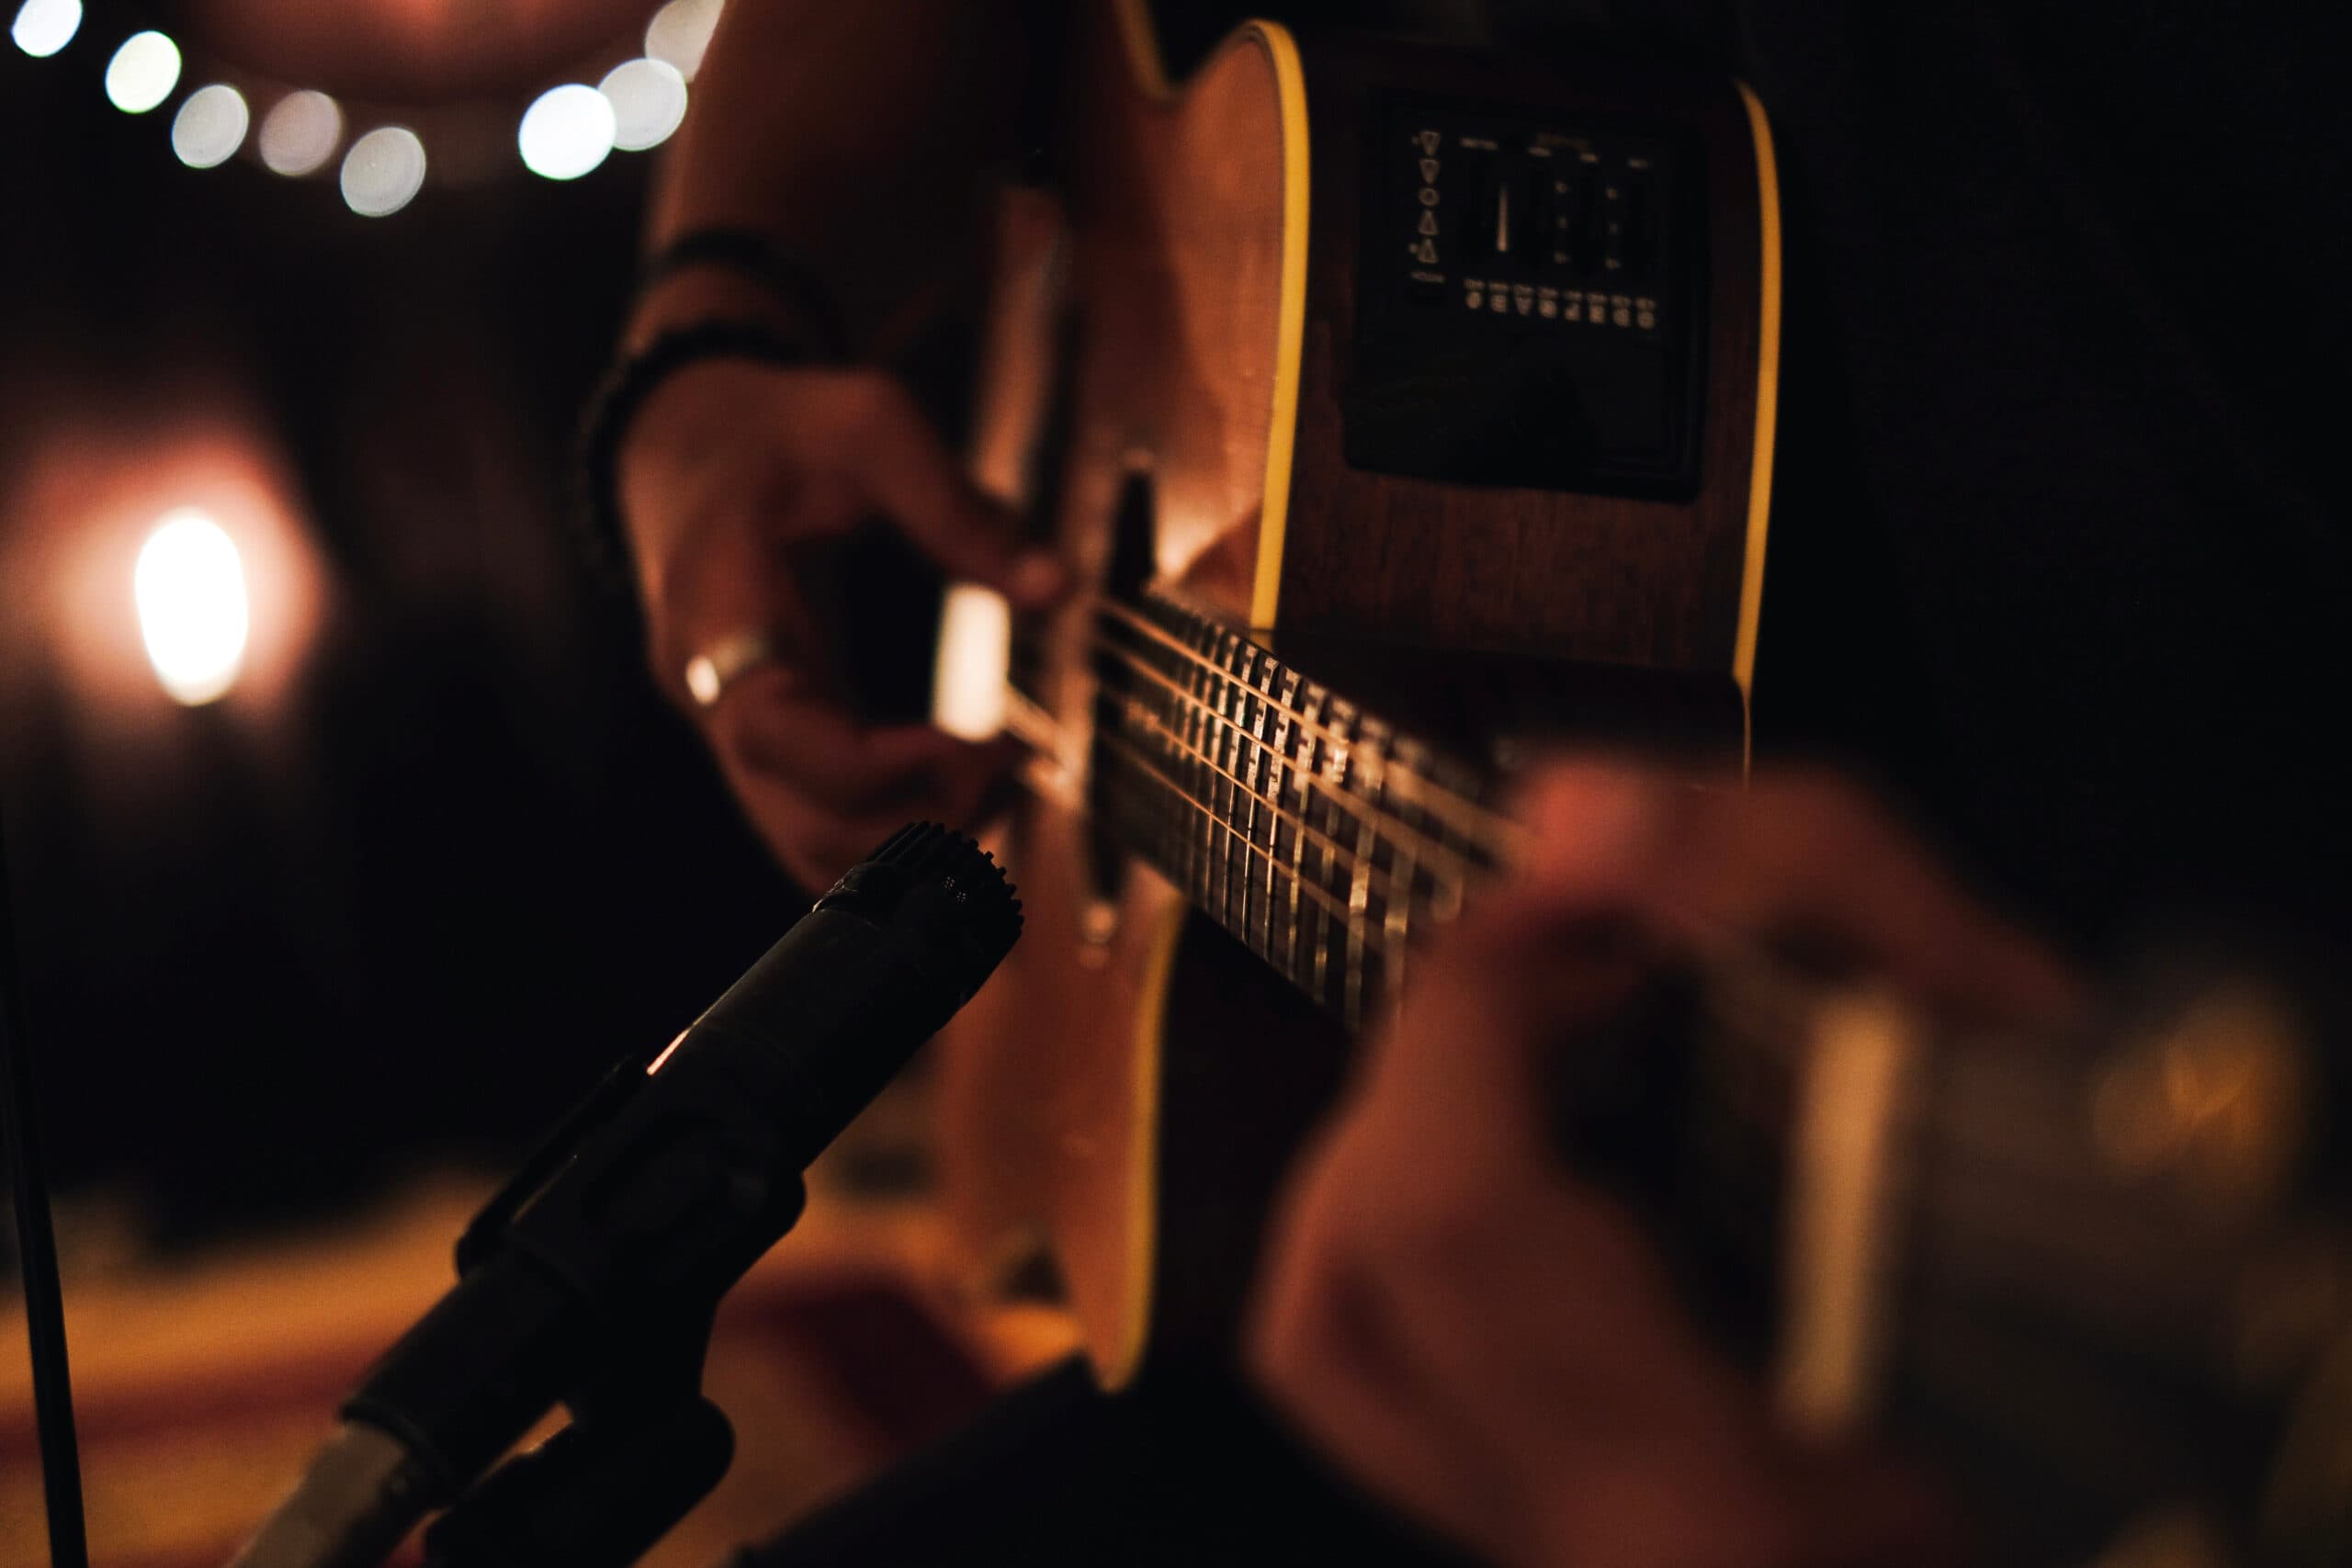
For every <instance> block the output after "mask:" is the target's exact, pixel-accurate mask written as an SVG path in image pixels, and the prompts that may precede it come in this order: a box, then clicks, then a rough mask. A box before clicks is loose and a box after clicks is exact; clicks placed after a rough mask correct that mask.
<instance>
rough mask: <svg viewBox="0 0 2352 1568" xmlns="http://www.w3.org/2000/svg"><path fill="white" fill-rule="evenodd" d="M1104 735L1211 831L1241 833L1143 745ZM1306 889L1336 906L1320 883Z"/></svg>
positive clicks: (1253, 847) (1254, 848)
mask: <svg viewBox="0 0 2352 1568" xmlns="http://www.w3.org/2000/svg"><path fill="white" fill-rule="evenodd" d="M1103 741H1104V742H1105V743H1106V744H1107V745H1109V746H1110V747H1111V748H1112V749H1113V750H1115V751H1118V752H1119V753H1121V754H1122V755H1123V756H1125V758H1126V760H1127V761H1129V762H1131V763H1133V764H1134V765H1135V766H1136V767H1137V768H1140V769H1142V770H1144V772H1145V773H1146V774H1147V775H1148V776H1147V778H1146V780H1145V782H1146V783H1148V784H1153V785H1155V786H1157V787H1159V788H1160V789H1163V790H1166V791H1168V792H1169V793H1170V794H1171V795H1175V796H1176V797H1177V798H1178V799H1179V800H1182V802H1184V803H1185V804H1186V805H1188V806H1190V807H1192V808H1193V810H1195V811H1197V812H1199V813H1200V814H1201V816H1202V817H1203V818H1204V819H1205V820H1206V822H1207V824H1208V829H1209V831H1210V832H1212V833H1215V832H1218V831H1222V832H1225V833H1227V834H1229V835H1231V836H1233V837H1236V838H1238V837H1239V836H1240V835H1239V833H1238V830H1237V829H1235V828H1234V827H1233V825H1232V824H1230V823H1228V822H1225V821H1221V820H1219V819H1218V818H1217V815H1216V811H1215V810H1214V809H1213V808H1212V807H1210V806H1209V805H1208V804H1207V803H1206V802H1205V801H1203V800H1202V799H1200V798H1199V797H1198V796H1196V795H1193V794H1192V793H1191V792H1190V791H1188V790H1186V789H1185V788H1184V787H1183V786H1182V785H1181V784H1178V783H1177V782H1176V781H1175V780H1174V779H1172V778H1170V777H1169V776H1168V775H1167V774H1166V773H1163V772H1161V771H1160V770H1159V768H1157V767H1155V766H1153V764H1152V761H1151V759H1150V758H1149V757H1148V756H1147V755H1145V754H1144V752H1143V751H1142V750H1141V749H1140V748H1137V747H1135V746H1132V745H1129V744H1128V743H1127V742H1126V741H1125V739H1122V738H1120V737H1118V736H1115V735H1106V736H1104V737H1103ZM1250 851H1251V852H1252V853H1258V852H1260V851H1259V850H1258V847H1257V846H1256V845H1254V844H1252V845H1250ZM1306 891H1307V893H1308V894H1309V895H1311V896H1312V897H1315V898H1316V899H1317V901H1318V902H1321V903H1322V904H1324V905H1325V907H1326V908H1334V907H1336V900H1334V899H1333V898H1332V897H1331V895H1329V893H1326V892H1324V891H1323V890H1322V889H1321V888H1319V887H1316V886H1313V885H1311V884H1310V885H1309V886H1307V888H1306Z"/></svg>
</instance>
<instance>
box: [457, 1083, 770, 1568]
mask: <svg viewBox="0 0 2352 1568" xmlns="http://www.w3.org/2000/svg"><path fill="white" fill-rule="evenodd" d="M654 1055H655V1054H654V1053H651V1052H645V1051H632V1052H630V1053H629V1054H628V1055H627V1056H625V1057H623V1058H622V1060H621V1061H620V1062H619V1063H618V1064H617V1065H616V1066H614V1068H613V1070H612V1071H611V1072H610V1073H608V1074H606V1075H605V1079H604V1081H603V1082H602V1083H600V1084H599V1085H598V1086H597V1087H596V1088H595V1089H594V1090H592V1091H591V1092H590V1093H589V1095H588V1097H587V1099H586V1100H583V1101H582V1103H581V1105H580V1106H579V1107H578V1108H577V1109H576V1110H574V1111H572V1112H571V1114H570V1115H569V1116H567V1117H565V1118H564V1120H563V1121H562V1122H560V1123H559V1124H558V1125H557V1127H556V1128H555V1130H554V1132H552V1133H551V1134H549V1135H548V1139H547V1141H546V1143H544V1144H543V1145H541V1146H540V1147H539V1148H538V1149H537V1151H536V1152H535V1153H533V1155H532V1156H531V1157H530V1158H529V1159H527V1160H526V1161H525V1162H524V1164H523V1168H521V1169H520V1170H518V1171H517V1172H516V1173H515V1176H514V1177H513V1178H511V1179H509V1180H508V1181H507V1183H506V1184H505V1185H504V1186H503V1187H502V1188H500V1189H499V1190H498V1191H497V1192H496V1193H495V1194H494V1195H493V1196H492V1198H491V1200H490V1201H489V1202H487V1203H486V1204H484V1205H483V1206H482V1209H481V1213H478V1214H476V1215H475V1216H474V1218H473V1220H472V1221H471V1222H470V1223H469V1224H468V1225H467V1227H466V1231H465V1234H464V1235H462V1236H460V1237H459V1238H458V1274H459V1275H460V1276H461V1277H462V1276H464V1275H467V1274H469V1273H471V1272H473V1271H474V1270H475V1269H477V1268H480V1267H481V1266H482V1265H483V1264H486V1263H488V1262H489V1261H490V1260H491V1259H492V1258H494V1257H496V1256H497V1254H498V1253H499V1252H500V1251H501V1250H502V1249H503V1246H504V1243H505V1239H506V1235H507V1231H508V1228H509V1226H510V1225H511V1224H512V1223H513V1221H514V1218H515V1214H516V1213H518V1212H520V1210H521V1209H522V1208H523V1206H524V1205H525V1204H526V1203H527V1202H528V1201H530V1200H531V1198H532V1197H533V1195H534V1194H536V1193H537V1190H539V1188H540V1187H541V1186H542V1185H544V1184H545V1182H546V1181H547V1179H548V1178H549V1177H551V1176H552V1175H554V1173H555V1172H557V1171H558V1170H560V1169H561V1168H563V1166H564V1165H565V1164H566V1162H568V1161H569V1160H570V1159H571V1156H572V1154H573V1152H574V1151H575V1150H576V1149H577V1148H578V1146H579V1145H580V1143H581V1142H582V1139H584V1138H586V1137H587V1136H589V1135H590V1134H593V1133H594V1131H595V1130H596V1129H597V1128H599V1127H601V1126H603V1125H604V1124H605V1122H607V1121H609V1120H610V1119H611V1118H612V1116H613V1115H614V1114H615V1113H616V1111H619V1110H620V1108H621V1107H622V1106H623V1105H625V1104H626V1103H628V1100H630V1099H632V1098H633V1097H634V1096H635V1095H636V1094H637V1093H638V1092H639V1090H640V1089H643V1088H644V1086H645V1084H646V1083H647V1082H648V1074H647V1069H648V1068H649V1066H650V1065H651V1063H652V1060H653V1057H654ZM800 1208H801V1194H800V1192H799V1191H798V1190H797V1186H796V1190H795V1191H794V1192H793V1194H792V1196H791V1200H790V1213H791V1217H792V1219H793V1220H797V1219H798V1217H799V1213H800ZM786 1228H787V1229H789V1224H787V1225H786ZM717 1307H718V1303H717V1302H716V1301H715V1300H714V1301H711V1302H709V1303H699V1304H696V1305H695V1306H693V1307H690V1308H687V1309H685V1310H684V1311H682V1312H680V1313H678V1314H674V1315H673V1316H671V1317H669V1318H667V1319H666V1320H664V1321H660V1322H653V1323H647V1322H643V1321H641V1320H639V1321H631V1320H629V1319H628V1318H625V1317H622V1316H618V1315H611V1314H606V1315H605V1325H606V1327H607V1332H606V1334H605V1336H604V1337H605V1344H604V1345H603V1346H602V1347H601V1354H600V1355H598V1356H597V1357H596V1359H595V1360H594V1362H593V1363H592V1371H590V1372H589V1373H588V1374H587V1376H586V1377H585V1378H584V1379H583V1380H582V1382H581V1383H580V1385H579V1386H578V1387H577V1388H576V1389H575V1390H574V1391H573V1392H572V1393H571V1394H569V1395H568V1396H567V1397H566V1399H565V1401H564V1403H565V1404H566V1405H567V1406H568V1407H569V1408H570V1410H571V1424H570V1425H568V1426H566V1427H564V1428H563V1429H562V1430H561V1431H560V1432H558V1433H556V1435H555V1436H554V1437H552V1438H548V1440H547V1441H546V1442H545V1443H543V1444H541V1445H540V1446H539V1447H538V1448H537V1449H534V1450H530V1451H529V1452H527V1453H524V1454H519V1455H517V1456H516V1457H515V1458H514V1459H511V1460H509V1461H506V1462H505V1463H504V1464H503V1465H501V1466H500V1467H499V1468H498V1469H496V1470H494V1471H492V1472H491V1473H490V1474H489V1475H488V1476H486V1477H484V1478H483V1479H482V1480H481V1482H480V1483H477V1484H476V1485H475V1486H474V1487H473V1488H472V1489H471V1490H470V1491H469V1492H467V1493H466V1494H465V1495H463V1496H461V1497H459V1498H458V1501H457V1502H456V1503H454V1504H452V1505H451V1506H450V1507H449V1508H448V1509H447V1512H445V1513H444V1514H443V1515H442V1516H441V1517H439V1518H438V1519H436V1520H435V1521H434V1523H433V1524H432V1525H431V1526H430V1527H429V1528H428V1529H426V1530H425V1532H424V1560H425V1562H426V1564H427V1568H542V1565H544V1568H628V1564H630V1563H633V1562H636V1561H637V1560H638V1559H639V1557H641V1556H643V1555H644V1554H645V1553H646V1551H649V1550H650V1549H651V1548H652V1546H653V1544H654V1543H655V1542H656V1541H658V1540H661V1539H662V1536H664V1535H665V1534H667V1533H668V1532H669V1531H670V1529H672V1528H673V1526H675V1525H676V1524H677V1522H678V1521H679V1520H680V1519H682V1518H684V1517H685V1516H686V1514H687V1513H688V1512H689V1511H690V1510H691V1509H692V1508H693V1507H694V1506H695V1504H697V1503H699V1502H701V1501H702V1500H703V1498H704V1497H706V1496H707V1495H709V1494H710V1490H711V1488H713V1487H715V1486H717V1485H718V1483H719V1481H720V1479H721V1478H723V1477H724V1476H725V1475H726V1473H727V1469H728V1466H729V1464H730V1463H731V1462H732V1461H733V1460H734V1457H735V1434H734V1430H733V1428H732V1427H729V1425H728V1422H727V1416H726V1415H725V1414H724V1413H723V1412H722V1411H720V1409H719V1408H718V1406H717V1405H716V1404H712V1403H711V1402H710V1401H709V1400H707V1399H705V1398H704V1397H703V1395H702V1371H703V1360H704V1358H705V1356H706V1354H707V1351H708V1349H709V1347H710V1332H711V1321H712V1318H713V1316H714V1314H716V1311H717Z"/></svg>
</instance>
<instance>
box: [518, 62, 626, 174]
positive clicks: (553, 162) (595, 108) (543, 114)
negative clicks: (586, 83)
mask: <svg viewBox="0 0 2352 1568" xmlns="http://www.w3.org/2000/svg"><path fill="white" fill-rule="evenodd" d="M615 130H616V118H615V116H614V113H613V103H612V100H611V99H610V98H607V97H606V96H605V95H604V94H602V93H600V92H598V91H597V90H596V89H595V88H594V87H583V86H582V85H580V84H579V83H577V82H572V83H567V84H565V85H563V86H560V87H551V88H549V89H548V91H546V92H544V93H542V94H540V95H539V97H538V101H537V102H536V103H534V104H533V105H532V106H531V107H529V108H528V109H526V111H524V115H523V126H522V129H521V130H519V131H517V132H516V133H515V145H516V146H517V147H518V148H520V149H521V150H522V153H523V166H524V167H525V168H526V169H528V170H530V171H531V173H533V174H535V175H541V176H543V177H545V178H547V179H550V180H576V179H578V178H579V177H580V176H581V175H584V174H586V173H588V172H589V171H590V170H591V169H594V167H595V166H596V165H597V164H601V163H603V162H604V161H605V159H606V158H607V157H609V156H611V155H612V151H613V133H614V131H615Z"/></svg>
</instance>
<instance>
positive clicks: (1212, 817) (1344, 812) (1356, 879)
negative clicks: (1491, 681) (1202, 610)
mask: <svg viewBox="0 0 2352 1568" xmlns="http://www.w3.org/2000/svg"><path fill="white" fill-rule="evenodd" d="M1095 662H1096V669H1095V674H1096V679H1097V688H1096V690H1097V701H1096V708H1095V730H1094V762H1093V769H1092V778H1091V793H1092V796H1093V805H1094V808H1095V810H1096V812H1097V813H1098V815H1099V816H1100V817H1101V818H1102V819H1103V820H1104V821H1105V822H1107V823H1109V824H1110V825H1111V826H1112V827H1113V829H1114V831H1115V832H1116V833H1117V834H1118V836H1119V837H1120V838H1121V839H1122V840H1124V841H1125V844H1126V846H1127V847H1128V848H1129V849H1130V850H1131V851H1132V852H1134V853H1136V854H1137V855H1139V856H1141V857H1142V858H1143V859H1144V860H1146V861H1148V862H1149V863H1151V864H1152V865H1153V866H1155V867H1156V868H1157V869H1158V870H1159V871H1160V872H1161V874H1164V875H1166V876H1167V877H1168V878H1169V879H1170V881H1172V882H1174V883H1175V884H1176V885H1177V886H1180V887H1182V889H1183V890H1184V891H1185V893H1186V894H1187V896H1188V897H1190V898H1191V899H1192V902H1193V905H1194V906H1195V907H1196V908H1199V909H1200V910H1201V911H1202V912H1203V913H1204V914H1205V915H1207V916H1208V917H1209V919H1213V920H1215V921H1216V923H1217V924H1218V925H1220V926H1222V927H1223V928H1224V929H1225V930H1226V931H1227V932H1229V933H1230V934H1232V935H1233V936H1234V937H1236V938H1237V939H1238V940H1239V941H1240V942H1242V943H1243V944H1244V945H1246V946H1247V947H1248V948H1249V949H1250V952H1251V953H1254V954H1256V955H1257V956H1258V957H1259V958H1260V959H1261V960H1263V961H1264V962H1265V963H1266V964H1268V965H1270V966H1271V967H1272V969H1273V970H1274V971H1275V972H1276V973H1278V974H1280V975H1281V976H1283V977H1284V978H1285V979H1287V980H1289V981H1290V982H1291V983H1292V984H1293V985H1295V986H1296V987H1299V988H1300V989H1301V990H1303V991H1305V992H1306V994H1307V995H1308V996H1309V997H1310V998H1313V999H1314V1000H1315V1001H1316V1002H1317V1004H1318V1005H1319V1006H1321V1007H1323V1008H1324V1009H1326V1010H1328V1011H1329V1012H1330V1013H1332V1014H1333V1015H1334V1016H1335V1017H1337V1018H1339V1019H1340V1021H1342V1022H1343V1023H1345V1024H1346V1025H1347V1026H1348V1027H1349V1028H1351V1029H1353V1028H1356V1027H1358V1026H1360V1025H1361V1024H1362V1023H1363V1022H1364V1021H1365V1020H1366V1019H1367V1018H1368V1017H1370V1016H1371V1014H1372V1010H1374V1008H1376V1007H1377V1006H1378V1005H1379V1002H1380V998H1383V997H1387V996H1393V995H1395V994H1396V992H1397V989H1398V987H1401V985H1402V983H1403V978H1404V968H1405V963H1406V956H1407V953H1408V951H1409V950H1410V948H1411V946H1412V945H1413V943H1414V942H1415V941H1416V940H1417V939H1418V938H1419V937H1420V936H1422V935H1424V934H1425V933H1426V932H1427V931H1428V930H1429V929H1430V927H1431V926H1432V925H1435V924H1440V923H1442V922H1443V921H1445V920H1447V919H1451V918H1452V917H1453V915H1454V913H1455V912H1456V911H1457V910H1459V909H1460V908H1461V907H1462V901H1463V897H1464V893H1465V891H1466V890H1467V886H1468V884H1469V883H1470V882H1471V880H1472V879H1473V878H1475V877H1476V876H1477V875H1479V874H1482V873H1485V872H1487V871H1489V870H1491V869H1493V868H1494V867H1495V865H1496V864H1497V863H1498V862H1499V861H1500V860H1501V859H1502V858H1504V857H1505V856H1507V855H1508V853H1509V852H1510V843H1511V840H1512V839H1513V837H1514V830H1513V829H1511V827H1510V824H1509V823H1508V822H1506V821H1505V820H1504V819H1503V818H1501V817H1500V816H1499V815H1498V813H1497V812H1496V811H1495V810H1494V809H1493V808H1492V807H1490V806H1489V805H1488V804H1487V802H1488V799H1489V797H1490V795H1491V794H1492V788H1493V782H1492V780H1491V778H1489V777H1488V776H1487V775H1486V774H1485V773H1483V772H1482V771H1481V770H1478V769H1476V768H1475V767H1472V766H1470V765H1467V764H1464V763H1463V762H1461V761H1457V760H1454V759H1452V758H1449V757H1447V756H1445V755H1443V754H1442V753H1441V752H1440V751H1438V750H1436V749H1435V748H1432V747H1430V746H1428V745H1425V744H1422V743H1421V742H1419V741H1417V740H1415V739H1411V738H1410V737H1408V736H1406V735H1403V734H1400V733H1399V732H1398V731H1397V728H1395V727H1394V726H1393V725H1390V724H1388V723H1386V722H1385V721H1384V720H1382V719H1380V718H1379V717H1377V716H1374V715H1372V714H1370V713H1368V712H1366V711H1365V710H1364V709H1363V708H1362V707H1361V706H1359V705H1357V704H1355V703H1353V702H1351V701H1349V700H1348V699H1347V698H1345V697H1342V696H1340V694H1337V693H1335V692H1333V691H1331V690H1330V689H1329V688H1328V687H1326V686H1324V685H1322V684H1321V683H1319V682H1315V681H1312V680H1309V679H1307V678H1306V676H1304V675H1302V674H1301V673H1300V672H1299V671H1296V670H1295V669H1293V668H1291V667H1290V666H1289V665H1287V664H1285V663H1284V662H1283V660H1280V659H1278V658H1276V657H1275V656H1274V655H1273V654H1272V652H1271V651H1269V650H1268V649H1265V648H1263V647H1261V646H1260V645H1259V644H1258V643H1256V642H1253V641H1251V640H1250V638H1249V637H1247V636H1245V635H1243V634H1242V633H1240V632H1238V631H1235V630H1233V629H1231V628H1229V627H1227V626H1221V625H1219V624H1217V623H1216V622H1215V621H1213V620H1211V619H1210V618H1208V617H1207V616H1205V615H1200V614H1198V613H1197V612H1194V611H1193V610H1191V609H1189V608H1187V607H1185V606H1183V605H1182V604H1177V603H1176V602H1174V601H1172V600H1170V599H1167V598H1165V597H1162V596H1159V595H1157V594H1148V595H1146V596H1144V597H1143V598H1141V599H1140V600H1138V601H1136V602H1133V603H1126V602H1118V601H1105V602H1104V604H1103V607H1102V609H1101V612H1100V624H1099V635H1098V638H1097V644H1096V650H1095Z"/></svg>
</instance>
